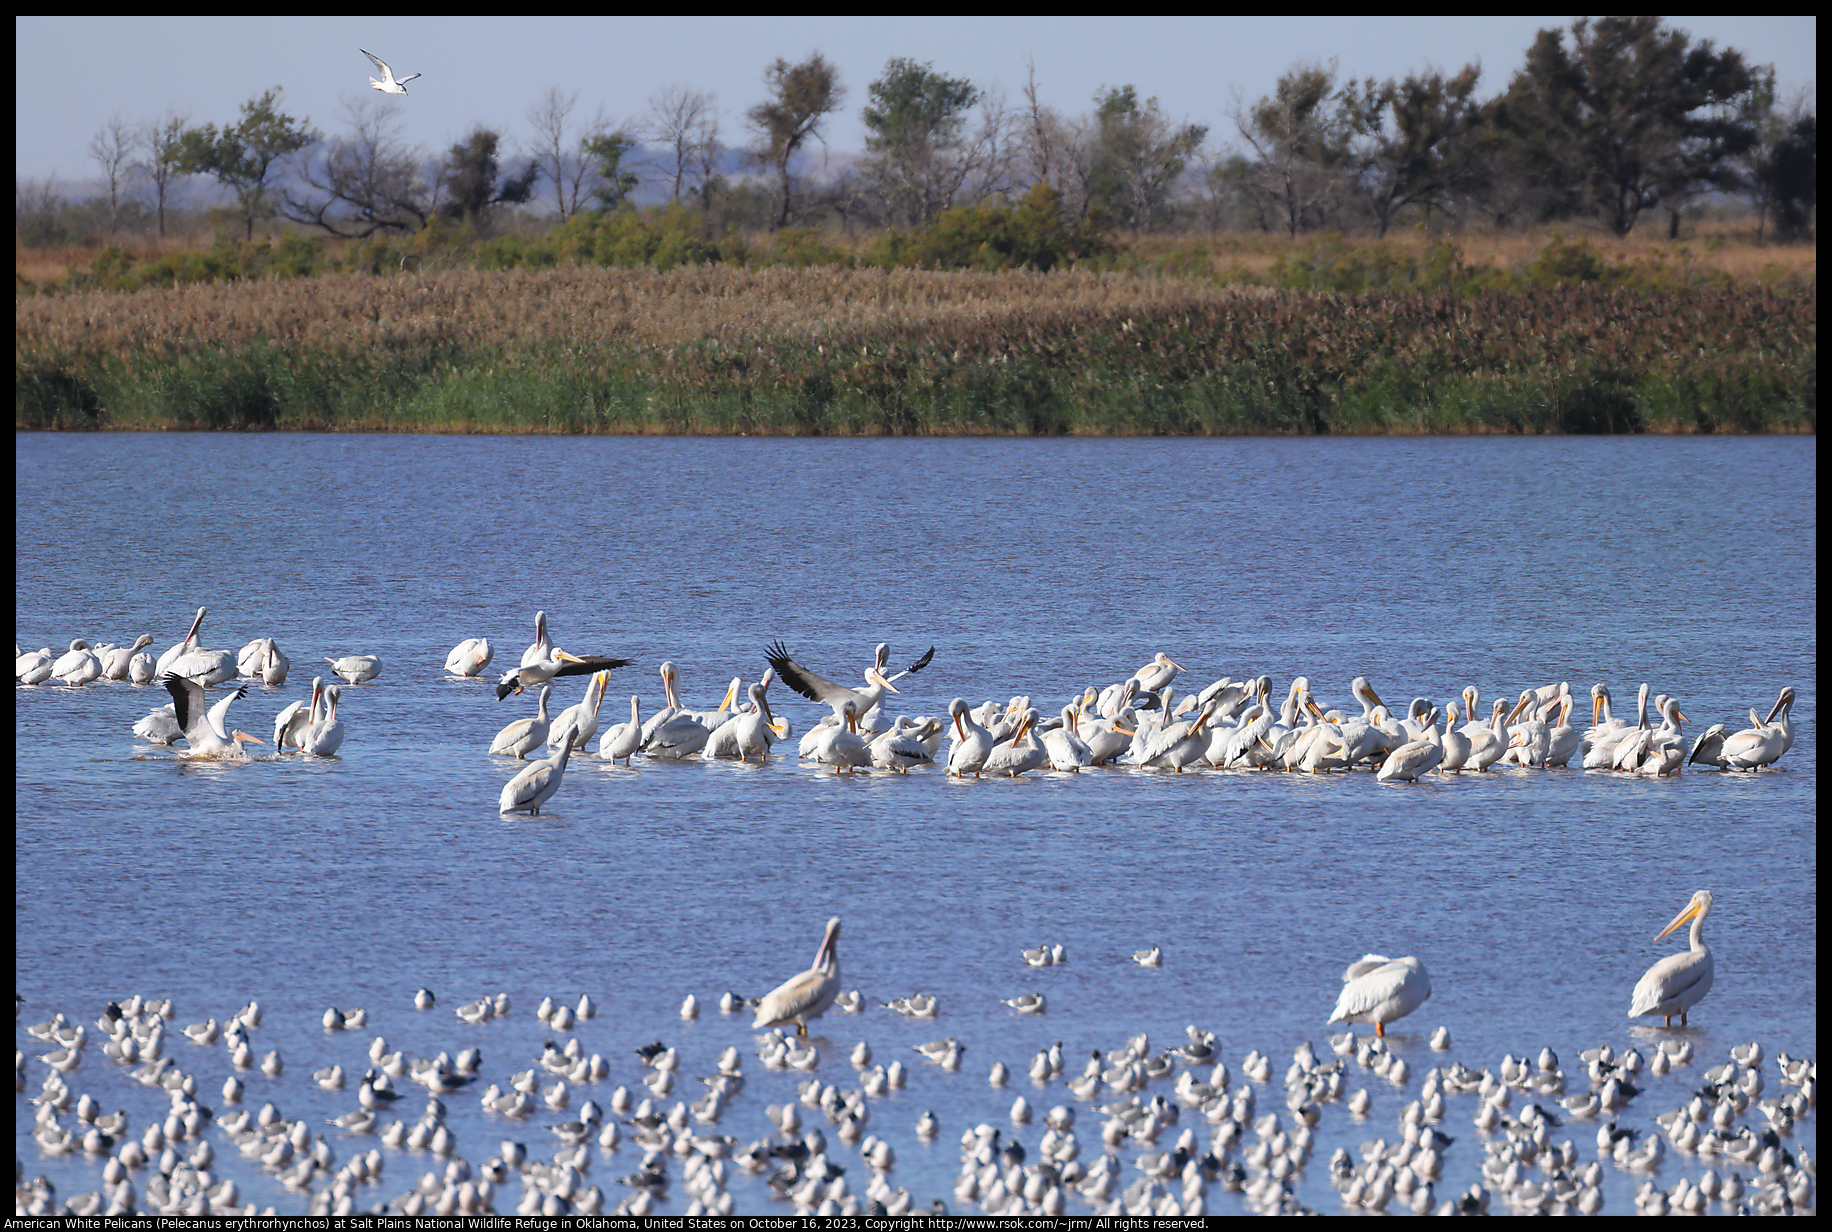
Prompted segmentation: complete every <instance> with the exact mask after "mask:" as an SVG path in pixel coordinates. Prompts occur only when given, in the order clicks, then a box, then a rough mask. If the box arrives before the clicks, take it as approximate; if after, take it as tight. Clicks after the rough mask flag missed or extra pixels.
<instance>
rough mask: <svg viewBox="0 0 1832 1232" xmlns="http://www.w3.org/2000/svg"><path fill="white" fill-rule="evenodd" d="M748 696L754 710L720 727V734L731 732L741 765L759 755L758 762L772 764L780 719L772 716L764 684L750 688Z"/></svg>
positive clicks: (734, 716)
mask: <svg viewBox="0 0 1832 1232" xmlns="http://www.w3.org/2000/svg"><path fill="white" fill-rule="evenodd" d="M748 696H749V697H750V699H751V708H750V709H749V710H746V711H744V712H743V713H741V714H737V715H733V716H732V717H731V718H730V719H727V720H726V721H725V722H724V723H723V724H721V725H720V730H721V731H728V732H729V736H730V739H731V742H732V744H733V745H734V746H735V748H736V755H737V758H738V760H739V761H749V760H750V759H751V754H752V753H755V754H757V760H758V761H759V762H763V761H766V760H768V758H769V756H770V746H771V745H772V744H774V743H775V742H776V728H775V722H776V716H775V715H773V714H771V713H770V697H769V689H768V688H766V687H765V686H764V685H763V683H762V682H761V681H760V682H758V683H757V684H753V685H752V686H751V687H750V689H749V691H748ZM707 743H708V745H709V746H710V744H711V743H712V742H711V740H710V739H708V741H707ZM702 755H704V750H702ZM724 755H725V756H731V754H724Z"/></svg>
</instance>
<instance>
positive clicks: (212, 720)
mask: <svg viewBox="0 0 1832 1232" xmlns="http://www.w3.org/2000/svg"><path fill="white" fill-rule="evenodd" d="M164 679H165V687H166V691H167V692H169V693H170V694H171V695H172V713H173V715H174V716H175V717H176V718H177V720H178V729H179V730H180V731H182V732H183V733H184V738H185V740H186V742H187V743H189V744H190V746H191V748H190V752H189V753H188V754H187V756H190V757H228V758H235V757H247V756H248V753H247V750H245V749H243V748H242V745H243V744H244V743H247V744H262V743H265V742H264V741H262V740H258V739H256V738H255V737H253V736H251V735H249V734H248V733H247V732H245V731H242V730H241V729H240V728H237V729H235V730H234V731H230V730H228V728H227V726H226V725H227V723H228V719H229V703H230V702H233V701H235V700H236V699H237V698H239V697H241V696H242V694H244V693H246V692H247V691H248V688H247V686H246V685H244V686H243V687H241V688H239V689H237V690H236V691H235V692H233V693H231V694H229V695H228V696H226V697H224V698H223V699H222V700H221V701H219V702H217V703H216V705H214V706H210V707H208V708H206V707H205V705H204V689H203V686H202V685H200V684H198V683H197V682H196V681H195V680H191V679H188V678H186V677H184V676H180V675H179V674H178V673H176V672H167V673H166V674H165V677H164Z"/></svg>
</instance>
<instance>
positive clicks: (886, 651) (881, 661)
mask: <svg viewBox="0 0 1832 1232" xmlns="http://www.w3.org/2000/svg"><path fill="white" fill-rule="evenodd" d="M934 659H935V647H933V646H931V647H929V649H928V652H927V653H926V654H924V655H923V656H922V658H920V659H918V660H916V661H915V662H914V663H912V664H910V665H909V666H908V667H906V668H904V669H903V670H902V671H900V672H898V673H897V674H896V675H894V676H886V677H885V679H886V680H888V681H890V682H891V683H892V684H895V683H896V682H897V681H899V680H902V679H903V678H904V677H905V676H913V675H915V674H916V673H917V672H919V671H921V670H922V669H923V668H925V667H927V666H928V665H929V664H930V663H932V662H933V661H934ZM872 662H873V664H874V665H875V666H876V667H877V669H878V671H879V672H884V671H885V670H886V669H888V668H889V667H890V662H891V645H890V643H889V642H879V643H878V648H877V650H876V651H874V652H873V653H872ZM879 701H880V702H882V701H883V699H882V698H880V699H879ZM878 719H879V715H878V708H877V707H876V706H874V707H872V709H870V710H867V711H865V712H864V713H863V714H861V715H860V716H859V727H860V729H861V730H862V731H876V730H877V729H878Z"/></svg>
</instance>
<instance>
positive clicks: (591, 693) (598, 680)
mask: <svg viewBox="0 0 1832 1232" xmlns="http://www.w3.org/2000/svg"><path fill="white" fill-rule="evenodd" d="M610 683H611V674H610V673H609V672H593V673H592V678H591V679H590V680H588V681H586V683H585V696H584V697H583V698H581V699H580V700H578V701H576V702H574V703H573V704H572V705H570V706H568V707H567V708H566V709H564V710H562V711H560V713H559V714H557V715H555V716H554V720H553V726H552V727H551V728H550V729H549V731H548V736H547V747H548V748H550V749H554V748H558V747H559V746H560V737H562V736H563V735H565V733H566V729H567V728H568V727H570V728H573V729H574V732H575V738H574V743H576V744H577V745H578V746H579V747H580V748H584V747H585V745H586V743H587V742H588V741H590V740H591V738H592V737H593V736H595V735H597V734H598V710H599V708H600V707H602V706H603V705H604V690H605V686H606V685H608V684H610Z"/></svg>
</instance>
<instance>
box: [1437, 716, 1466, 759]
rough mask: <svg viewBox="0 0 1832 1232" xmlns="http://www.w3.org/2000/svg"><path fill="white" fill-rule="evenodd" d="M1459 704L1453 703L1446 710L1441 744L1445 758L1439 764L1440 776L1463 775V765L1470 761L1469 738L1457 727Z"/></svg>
mask: <svg viewBox="0 0 1832 1232" xmlns="http://www.w3.org/2000/svg"><path fill="white" fill-rule="evenodd" d="M1459 717H1461V716H1459V715H1458V713H1457V703H1455V702H1452V703H1450V704H1449V705H1448V706H1446V707H1445V708H1444V735H1443V737H1442V738H1441V739H1440V741H1439V743H1440V744H1441V745H1442V747H1443V749H1444V757H1443V759H1442V760H1441V761H1439V762H1438V773H1439V774H1461V773H1462V772H1463V765H1464V763H1465V762H1467V761H1468V760H1469V747H1470V740H1469V736H1468V735H1467V734H1466V733H1465V732H1464V730H1463V729H1462V728H1461V727H1458V726H1457V719H1458V718H1459Z"/></svg>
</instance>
